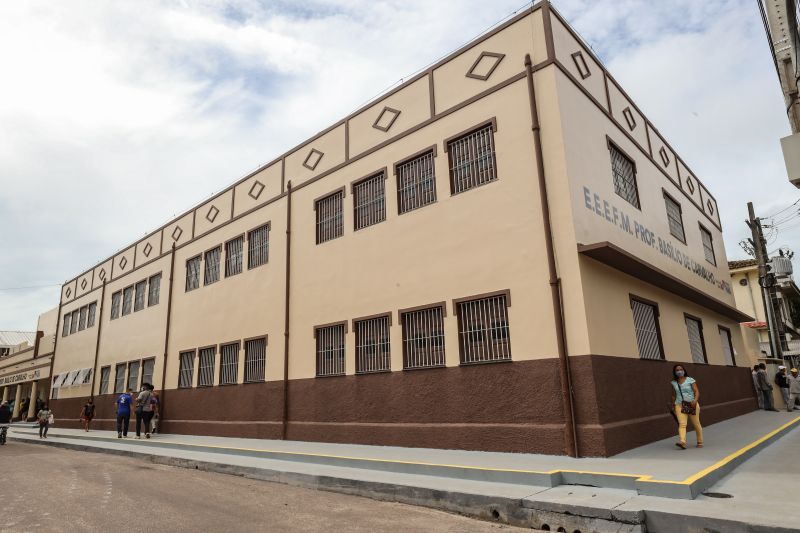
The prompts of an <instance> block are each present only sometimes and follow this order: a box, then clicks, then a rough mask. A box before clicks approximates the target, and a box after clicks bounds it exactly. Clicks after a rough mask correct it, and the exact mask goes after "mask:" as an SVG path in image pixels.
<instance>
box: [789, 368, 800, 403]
mask: <svg viewBox="0 0 800 533" xmlns="http://www.w3.org/2000/svg"><path fill="white" fill-rule="evenodd" d="M786 381H788V382H789V403H788V404H787V405H786V410H787V411H794V409H795V401H796V400H797V399H798V398H800V376H798V375H797V369H796V368H793V369H792V370H791V374H790V375H789V376H787V378H786Z"/></svg>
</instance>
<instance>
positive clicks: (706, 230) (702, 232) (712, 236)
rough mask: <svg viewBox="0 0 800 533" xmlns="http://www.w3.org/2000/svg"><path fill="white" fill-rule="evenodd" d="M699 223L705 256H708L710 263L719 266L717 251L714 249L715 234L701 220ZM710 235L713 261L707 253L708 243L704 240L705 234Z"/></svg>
mask: <svg viewBox="0 0 800 533" xmlns="http://www.w3.org/2000/svg"><path fill="white" fill-rule="evenodd" d="M697 225H698V226H699V227H700V244H701V245H702V246H703V257H705V258H706V261H708V262H709V263H710V264H712V265H714V266H717V252H716V250H714V235H713V234H712V233H711V232H710V231H709V230H708V228H706V227H705V226H704V225H703V224H702V223H701V222H698V223H697ZM704 233H705V234H706V235H708V240H709V241H710V242H711V258H712V259H713V261H711V260H709V259H708V254H706V243H705V242H703V234H704Z"/></svg>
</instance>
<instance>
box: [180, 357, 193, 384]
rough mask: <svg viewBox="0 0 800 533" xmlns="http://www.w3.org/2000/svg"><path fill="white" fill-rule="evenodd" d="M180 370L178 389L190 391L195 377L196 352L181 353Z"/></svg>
mask: <svg viewBox="0 0 800 533" xmlns="http://www.w3.org/2000/svg"><path fill="white" fill-rule="evenodd" d="M179 363H180V368H179V369H178V388H179V389H190V388H191V387H192V378H193V377H194V350H192V351H189V352H181V354H180V361H179Z"/></svg>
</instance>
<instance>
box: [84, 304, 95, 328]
mask: <svg viewBox="0 0 800 533" xmlns="http://www.w3.org/2000/svg"><path fill="white" fill-rule="evenodd" d="M96 316H97V302H92V303H90V304H89V312H88V315H87V316H86V327H87V328H91V327H92V326H94V319H95V317H96Z"/></svg>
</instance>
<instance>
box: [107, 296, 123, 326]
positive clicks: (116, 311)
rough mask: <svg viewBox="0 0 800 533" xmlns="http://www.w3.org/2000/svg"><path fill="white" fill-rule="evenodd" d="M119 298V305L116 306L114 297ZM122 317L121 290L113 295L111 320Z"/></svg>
mask: <svg viewBox="0 0 800 533" xmlns="http://www.w3.org/2000/svg"><path fill="white" fill-rule="evenodd" d="M115 296H116V297H117V305H116V306H115V305H114V297H115ZM121 316H122V291H121V290H119V291H117V292H115V293H113V294H112V295H111V319H110V320H116V319H118V318H119V317H121Z"/></svg>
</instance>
